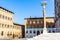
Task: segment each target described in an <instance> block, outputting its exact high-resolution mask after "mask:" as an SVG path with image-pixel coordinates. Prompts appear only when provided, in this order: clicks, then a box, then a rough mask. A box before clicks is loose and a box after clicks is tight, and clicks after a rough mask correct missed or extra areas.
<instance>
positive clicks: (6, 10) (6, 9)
mask: <svg viewBox="0 0 60 40" xmlns="http://www.w3.org/2000/svg"><path fill="white" fill-rule="evenodd" d="M0 8H1V9H3V10H5V11H8V12H10V13H12V14H14V13H13V12H12V11H9V10H7V9H5V8H3V7H1V6H0Z"/></svg>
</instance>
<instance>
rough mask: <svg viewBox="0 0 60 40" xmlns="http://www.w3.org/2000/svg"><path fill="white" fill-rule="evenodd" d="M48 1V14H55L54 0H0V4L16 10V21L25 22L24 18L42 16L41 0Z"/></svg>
mask: <svg viewBox="0 0 60 40" xmlns="http://www.w3.org/2000/svg"><path fill="white" fill-rule="evenodd" d="M42 1H47V5H46V16H47V17H51V16H52V17H53V16H54V0H0V6H2V7H4V8H6V9H8V10H10V11H12V12H14V22H16V23H19V24H24V18H29V17H30V16H31V17H42V16H43V13H42V6H41V2H42Z"/></svg>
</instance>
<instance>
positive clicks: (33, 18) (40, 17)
mask: <svg viewBox="0 0 60 40" xmlns="http://www.w3.org/2000/svg"><path fill="white" fill-rule="evenodd" d="M46 18H54V17H46ZM24 19H43V17H31V18H24Z"/></svg>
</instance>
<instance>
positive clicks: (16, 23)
mask: <svg viewBox="0 0 60 40" xmlns="http://www.w3.org/2000/svg"><path fill="white" fill-rule="evenodd" d="M13 24H14V25H19V26H24V25H22V24H18V23H13Z"/></svg>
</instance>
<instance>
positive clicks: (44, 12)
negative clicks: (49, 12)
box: [41, 1, 47, 34]
mask: <svg viewBox="0 0 60 40" xmlns="http://www.w3.org/2000/svg"><path fill="white" fill-rule="evenodd" d="M46 4H47V2H46V1H44V2H42V3H41V5H42V6H43V18H44V29H43V34H45V33H47V28H46V7H45V6H46Z"/></svg>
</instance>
